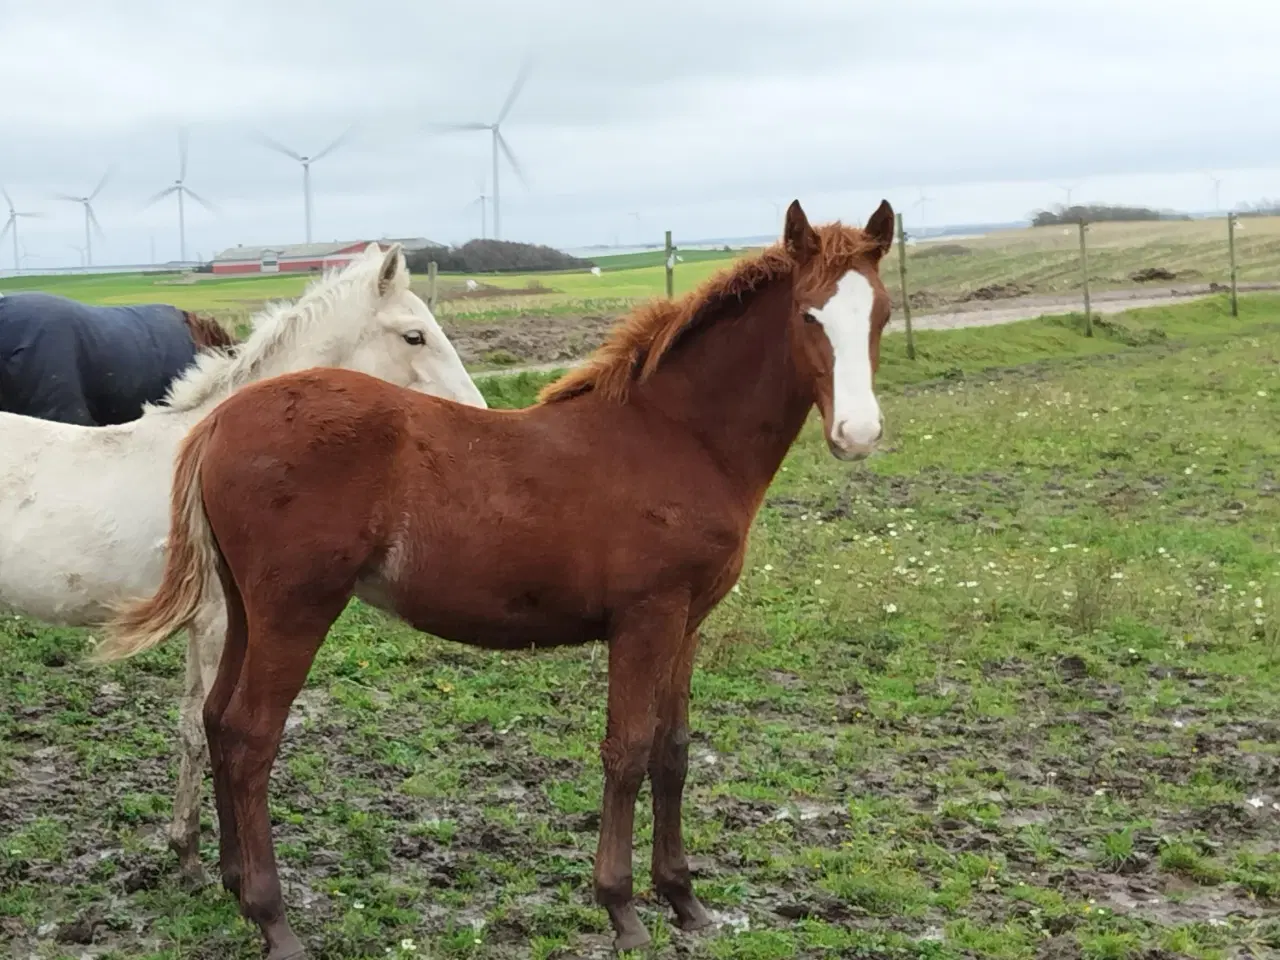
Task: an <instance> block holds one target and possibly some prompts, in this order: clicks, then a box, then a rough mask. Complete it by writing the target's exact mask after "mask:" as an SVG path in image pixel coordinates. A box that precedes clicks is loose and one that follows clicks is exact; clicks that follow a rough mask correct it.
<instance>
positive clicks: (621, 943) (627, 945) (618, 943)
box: [613, 927, 650, 953]
mask: <svg viewBox="0 0 1280 960" xmlns="http://www.w3.org/2000/svg"><path fill="white" fill-rule="evenodd" d="M649 942H650V938H649V931H648V930H646V929H645V928H644V927H641V928H640V929H639V930H630V931H628V932H626V933H620V934H618V935H617V937H615V938H614V941H613V949H614V950H616V951H617V952H618V953H622V952H623V951H624V950H643V949H644V948H645V947H647V946H648V945H649Z"/></svg>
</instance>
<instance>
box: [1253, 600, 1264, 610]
mask: <svg viewBox="0 0 1280 960" xmlns="http://www.w3.org/2000/svg"><path fill="white" fill-rule="evenodd" d="M1253 605H1254V606H1255V607H1257V608H1258V609H1259V610H1261V609H1262V598H1261V597H1254V598H1253Z"/></svg>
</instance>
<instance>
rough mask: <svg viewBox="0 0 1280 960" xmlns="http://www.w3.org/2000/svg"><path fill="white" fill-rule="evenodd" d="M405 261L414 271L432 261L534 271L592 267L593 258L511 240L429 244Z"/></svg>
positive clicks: (452, 266)
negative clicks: (446, 244) (439, 245)
mask: <svg viewBox="0 0 1280 960" xmlns="http://www.w3.org/2000/svg"><path fill="white" fill-rule="evenodd" d="M405 260H406V262H407V263H408V265H409V269H410V270H412V271H413V272H414V273H426V272H427V264H428V263H429V262H430V261H432V260H434V261H435V262H436V266H437V269H439V270H440V271H441V272H445V273H532V272H536V271H544V270H545V271H550V270H585V269H586V268H588V267H590V266H591V262H590V261H588V260H581V259H579V258H578V257H571V256H569V255H568V254H567V253H561V252H560V251H559V250H556V249H555V248H553V247H546V246H542V245H541V244H536V243H516V242H515V241H512V240H469V241H468V242H466V243H464V244H463V245H462V246H460V247H430V248H427V249H425V250H415V251H413V252H412V253H410V254H408V255H407V256H406V257H405Z"/></svg>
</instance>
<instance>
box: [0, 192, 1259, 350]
mask: <svg viewBox="0 0 1280 960" xmlns="http://www.w3.org/2000/svg"><path fill="white" fill-rule="evenodd" d="M1089 243H1090V277H1091V283H1092V285H1093V287H1094V289H1096V290H1108V289H1141V288H1142V287H1143V285H1142V284H1140V283H1138V282H1136V281H1134V280H1133V279H1132V274H1134V273H1135V272H1136V271H1138V270H1142V269H1145V268H1151V267H1159V268H1163V269H1166V270H1168V271H1170V272H1172V273H1173V274H1174V275H1175V277H1176V279H1175V280H1174V281H1168V282H1165V283H1164V284H1163V285H1165V286H1168V284H1169V283H1173V284H1174V285H1182V286H1183V287H1184V288H1185V287H1186V286H1188V285H1191V284H1200V285H1204V284H1208V283H1211V282H1219V283H1225V282H1227V280H1228V267H1227V250H1226V225H1225V221H1223V220H1212V221H1190V222H1177V221H1170V222H1163V223H1129V224H1120V223H1104V224H1095V225H1094V226H1092V227H1090V233H1089ZM1237 254H1238V258H1239V264H1240V279H1241V281H1242V282H1246V283H1249V282H1280V217H1276V218H1258V219H1247V220H1243V221H1241V229H1240V232H1239V234H1238V236H1237ZM736 255H738V254H737V253H726V252H725V251H721V250H689V251H683V252H682V253H681V256H682V257H684V258H685V259H684V261H683V262H682V263H680V264H679V265H678V266H677V268H676V274H675V286H676V292H677V293H682V292H684V291H686V290H690V289H692V288H693V287H694V286H696V285H697V284H699V283H701V282H702V280H704V279H705V278H706V277H707V276H709V275H710V274H711V273H713V272H715V271H716V270H718V269H720V268H721V267H723V266H725V265H726V264H727V263H728V262H729V261H730V259H731V258H732V257H734V256H736ZM601 263H602V264H603V269H602V273H601V275H600V276H594V275H592V274H591V273H588V272H586V271H579V272H569V273H543V274H510V275H507V274H503V275H488V274H487V275H483V276H476V277H471V278H467V277H462V276H454V275H443V276H442V277H441V287H440V289H441V297H442V301H441V303H440V304H439V308H438V311H437V312H438V314H439V316H440V317H441V319H442V320H444V321H446V322H449V323H452V324H453V325H454V328H461V327H465V326H466V325H468V324H472V323H479V324H485V323H489V324H493V323H509V322H510V321H513V320H518V319H521V318H559V317H573V318H581V317H584V316H585V317H596V316H604V317H613V316H617V315H618V314H620V313H622V312H624V311H625V310H627V309H628V308H630V307H631V306H634V305H635V304H636V303H637V302H638V301H640V300H642V299H644V298H647V297H653V296H660V295H662V293H663V291H664V288H665V272H664V269H663V266H662V254H661V252H644V253H638V254H626V255H621V256H617V257H603V258H601ZM908 268H909V272H910V287H911V290H912V296H913V305H914V306H916V307H917V308H919V309H931V308H942V307H945V306H947V305H949V304H954V303H962V302H965V301H969V300H975V299H977V300H987V299H995V300H1001V299H1007V298H1008V297H1010V296H1015V295H1024V294H1025V295H1040V296H1055V295H1065V294H1069V293H1070V294H1074V292H1075V291H1076V290H1077V289H1078V287H1079V282H1080V265H1079V248H1078V240H1077V235H1076V233H1075V228H1074V227H1044V228H1039V229H1034V230H1030V229H1029V230H1014V231H1004V232H1000V233H994V234H990V235H988V236H986V237H980V238H975V239H961V240H956V241H946V240H942V241H928V242H925V243H921V244H919V245H916V246H912V247H911V248H910V252H909V253H908ZM883 272H884V277H885V279H886V282H887V283H888V285H889V287H890V289H891V291H892V292H893V296H894V297H895V300H896V299H897V298H898V297H899V294H900V287H899V283H898V265H897V253H896V251H895V252H894V253H892V254H891V255H890V257H889V258H888V260H887V261H886V262H885V265H884V267H883ZM467 279H474V280H477V281H479V282H480V283H482V284H484V285H485V286H486V287H489V288H492V289H490V290H486V291H484V293H483V295H479V296H474V295H463V294H464V291H465V281H466V280H467ZM304 282H305V280H304V278H302V277H291V276H279V275H276V276H266V277H250V278H236V279H224V278H214V277H210V276H207V275H202V276H198V278H197V279H196V280H195V282H192V283H177V282H175V277H173V276H164V277H155V276H147V275H137V274H135V275H125V276H112V275H99V276H88V277H34V278H31V277H29V278H18V279H10V280H0V291H3V290H14V289H32V288H34V289H45V290H49V291H50V292H54V293H63V294H66V295H68V296H72V297H76V298H77V299H82V300H85V301H87V302H91V303H128V302H140V301H165V302H171V303H174V304H176V305H177V306H180V307H185V308H187V309H192V310H201V311H206V312H212V313H214V314H216V315H218V316H219V317H221V318H223V319H226V320H229V321H232V322H239V321H243V320H245V319H247V318H248V316H249V315H250V314H251V313H252V311H253V310H255V309H256V308H257V307H258V306H260V305H261V303H262V302H263V301H265V300H268V299H272V298H279V297H293V296H297V294H298V293H300V292H301V290H302V287H303V284H304ZM1155 285H1156V286H1159V285H1161V284H1159V283H1157V284H1155ZM417 289H418V290H419V292H421V293H423V294H425V293H426V285H425V281H424V280H423V279H421V278H419V279H418V281H417ZM503 291H510V293H509V294H508V293H503Z"/></svg>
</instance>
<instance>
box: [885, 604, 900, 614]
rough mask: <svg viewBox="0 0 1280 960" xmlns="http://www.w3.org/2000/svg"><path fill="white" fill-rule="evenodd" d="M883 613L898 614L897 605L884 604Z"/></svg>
mask: <svg viewBox="0 0 1280 960" xmlns="http://www.w3.org/2000/svg"><path fill="white" fill-rule="evenodd" d="M884 612H885V613H897V612H898V605H897V604H896V603H886V604H885V605H884Z"/></svg>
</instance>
